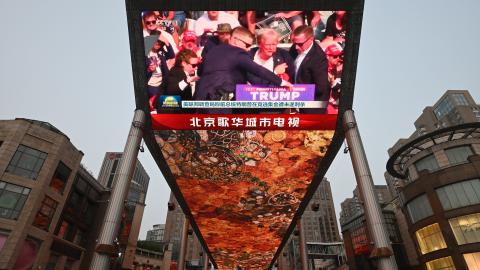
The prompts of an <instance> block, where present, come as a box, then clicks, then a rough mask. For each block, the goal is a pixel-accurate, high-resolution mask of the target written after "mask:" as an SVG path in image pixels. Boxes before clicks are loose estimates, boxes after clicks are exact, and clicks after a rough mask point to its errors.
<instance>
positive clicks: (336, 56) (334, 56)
mask: <svg viewBox="0 0 480 270" xmlns="http://www.w3.org/2000/svg"><path fill="white" fill-rule="evenodd" d="M331 57H332V58H334V59H335V58H342V55H332V56H331Z"/></svg>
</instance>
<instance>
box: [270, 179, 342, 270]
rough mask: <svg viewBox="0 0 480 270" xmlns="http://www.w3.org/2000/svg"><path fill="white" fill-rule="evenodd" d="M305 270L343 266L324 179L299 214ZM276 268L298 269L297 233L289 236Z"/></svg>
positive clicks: (299, 264) (330, 199) (326, 184)
mask: <svg viewBox="0 0 480 270" xmlns="http://www.w3.org/2000/svg"><path fill="white" fill-rule="evenodd" d="M301 222H302V229H303V233H304V236H305V242H306V250H307V259H308V268H309V269H311V270H318V269H322V270H323V269H336V268H337V267H338V266H339V264H341V263H342V260H343V259H342V258H343V245H342V243H341V242H340V241H341V240H340V233H339V230H338V224H337V218H336V215H335V207H334V205H333V198H332V190H331V188H330V182H329V181H328V180H327V179H326V178H324V179H323V181H322V182H321V183H320V185H319V186H318V188H317V190H316V191H315V193H314V195H313V196H312V199H311V200H310V202H309V204H308V206H307V208H306V209H305V211H304V212H303V215H302V219H301ZM278 268H279V269H282V270H283V269H285V270H286V269H301V261H300V249H299V237H298V232H296V233H295V234H294V235H292V236H291V237H290V240H289V241H288V242H287V244H286V245H285V247H284V249H283V252H282V254H281V256H280V257H279V259H278Z"/></svg>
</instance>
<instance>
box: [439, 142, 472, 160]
mask: <svg viewBox="0 0 480 270" xmlns="http://www.w3.org/2000/svg"><path fill="white" fill-rule="evenodd" d="M445 154H446V155H447V157H448V161H449V162H450V165H455V164H460V163H465V162H467V161H468V160H467V158H468V157H469V156H471V155H473V151H472V149H471V148H470V146H468V145H462V146H459V147H454V148H449V149H446V150H445Z"/></svg>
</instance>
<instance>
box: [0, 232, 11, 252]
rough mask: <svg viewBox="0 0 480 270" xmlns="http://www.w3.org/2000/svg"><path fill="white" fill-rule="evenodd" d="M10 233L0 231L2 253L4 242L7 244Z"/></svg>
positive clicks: (0, 249)
mask: <svg viewBox="0 0 480 270" xmlns="http://www.w3.org/2000/svg"><path fill="white" fill-rule="evenodd" d="M9 235H10V231H7V230H2V229H0V252H2V249H3V246H5V242H7V239H8V236H9Z"/></svg>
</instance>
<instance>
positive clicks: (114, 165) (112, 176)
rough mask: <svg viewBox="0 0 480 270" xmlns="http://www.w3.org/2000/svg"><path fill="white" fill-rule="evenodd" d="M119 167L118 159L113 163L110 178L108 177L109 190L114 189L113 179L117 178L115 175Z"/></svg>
mask: <svg viewBox="0 0 480 270" xmlns="http://www.w3.org/2000/svg"><path fill="white" fill-rule="evenodd" d="M117 166H118V159H116V160H115V161H114V162H113V165H112V170H111V171H110V176H109V177H108V183H107V187H108V188H111V187H112V183H113V178H114V177H115V173H116V172H117Z"/></svg>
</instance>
